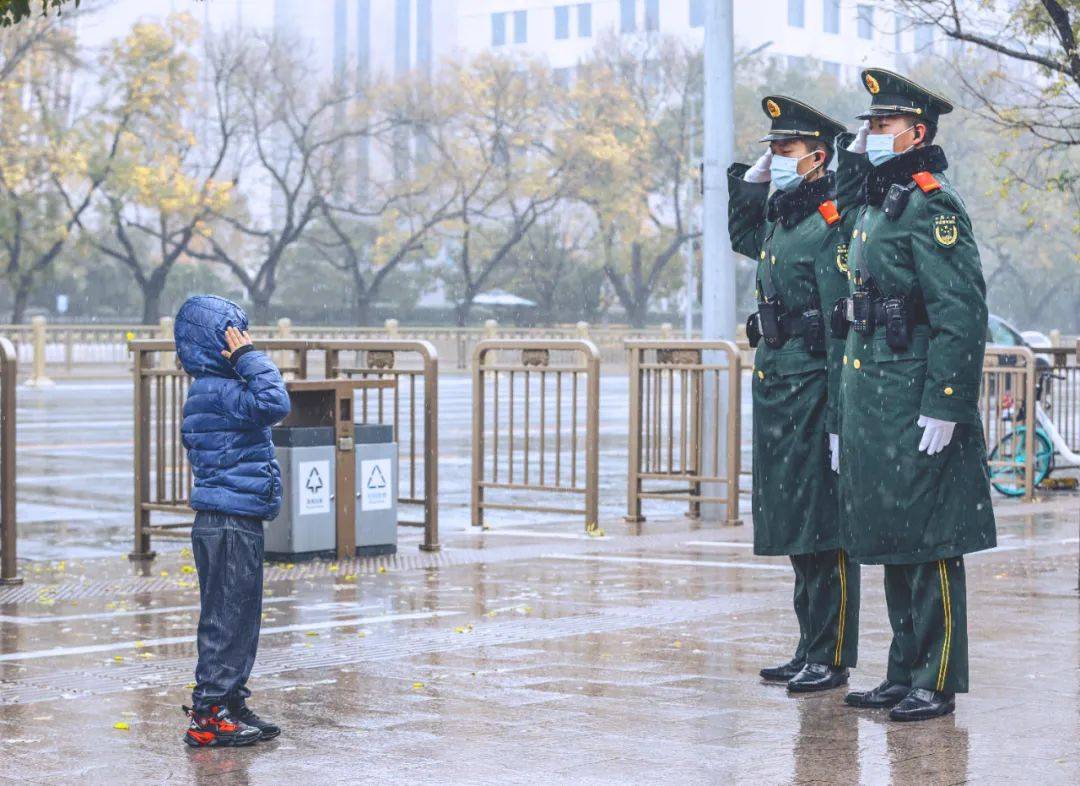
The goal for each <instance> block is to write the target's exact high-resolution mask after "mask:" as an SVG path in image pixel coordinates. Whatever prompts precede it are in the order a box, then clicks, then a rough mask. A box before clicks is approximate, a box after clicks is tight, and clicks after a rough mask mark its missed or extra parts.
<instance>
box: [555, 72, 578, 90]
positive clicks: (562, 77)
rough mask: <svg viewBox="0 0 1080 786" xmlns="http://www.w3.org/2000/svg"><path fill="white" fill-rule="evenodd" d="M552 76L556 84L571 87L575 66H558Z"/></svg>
mask: <svg viewBox="0 0 1080 786" xmlns="http://www.w3.org/2000/svg"><path fill="white" fill-rule="evenodd" d="M552 76H553V77H554V79H555V84H557V85H559V87H570V83H571V82H572V81H573V79H574V69H573V68H556V69H554V70H553V71H552Z"/></svg>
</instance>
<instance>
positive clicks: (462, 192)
mask: <svg viewBox="0 0 1080 786" xmlns="http://www.w3.org/2000/svg"><path fill="white" fill-rule="evenodd" d="M430 98H431V100H432V102H433V103H434V104H435V105H436V106H437V107H438V109H436V110H435V112H434V114H435V115H436V116H437V117H439V118H440V119H441V122H438V123H427V122H423V123H420V124H419V134H420V138H421V140H422V141H421V145H422V149H423V150H425V151H426V153H425V154H426V155H429V156H431V161H432V162H433V164H434V165H435V166H436V167H437V168H438V171H439V172H441V173H442V177H443V179H444V189H445V193H447V194H449V195H451V196H452V198H453V201H454V204H455V208H454V211H453V213H454V214H453V216H452V217H451V218H448V219H447V220H446V221H444V222H443V223H441V224H440V226H439V227H438V229H437V235H438V236H439V238H440V241H441V243H442V244H443V247H444V249H445V250H446V251H447V257H448V259H449V260H450V264H449V266H448V267H447V268H446V270H445V271H444V278H445V279H446V282H447V284H448V288H449V290H450V292H451V293H452V295H453V297H454V299H455V300H456V309H455V310H456V316H457V323H458V324H459V325H464V324H466V323H467V321H468V318H469V312H470V310H471V309H472V305H473V301H474V300H475V298H476V296H477V295H479V294H480V293H481V292H483V291H484V290H485V288H487V287H489V286H490V285H491V281H492V278H493V276H494V275H495V274H496V273H497V272H498V271H500V270H502V269H503V268H504V267H505V265H506V263H507V262H508V261H509V257H510V253H511V252H512V251H513V250H514V249H515V248H516V247H517V245H518V244H519V243H521V242H522V240H523V239H524V237H525V235H526V234H527V233H528V231H529V230H530V229H531V228H532V227H533V226H534V225H535V224H536V222H537V221H538V220H540V219H541V218H543V217H544V216H545V215H548V214H549V213H551V212H552V211H553V210H555V209H556V208H557V207H558V206H559V205H560V202H561V200H562V199H563V198H564V197H565V196H566V195H567V194H568V193H570V190H571V189H570V186H571V183H572V181H571V180H570V178H569V173H570V166H569V162H568V161H567V160H565V159H563V158H561V157H560V156H559V154H558V150H557V146H556V140H555V139H554V137H553V128H554V121H555V120H556V118H557V117H558V112H557V111H556V110H555V109H554V105H555V103H556V102H557V101H558V100H559V95H558V93H557V91H556V90H555V85H554V82H553V80H552V77H551V72H550V69H549V68H547V67H546V66H545V65H543V64H541V63H537V62H530V63H518V62H516V61H514V60H511V59H508V58H501V57H495V56H490V55H485V56H481V57H479V58H477V59H475V60H473V61H472V62H470V63H463V64H461V63H459V64H450V65H447V66H444V68H443V70H442V71H441V72H440V74H439V76H438V82H437V83H436V84H435V85H433V87H432V89H431V91H430Z"/></svg>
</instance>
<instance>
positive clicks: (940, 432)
mask: <svg viewBox="0 0 1080 786" xmlns="http://www.w3.org/2000/svg"><path fill="white" fill-rule="evenodd" d="M916 425H918V426H919V427H921V428H922V430H923V433H922V439H920V440H919V450H920V451H922V452H923V453H925V454H926V455H928V456H933V455H934V454H935V453H940V452H941V451H943V450H945V448H946V447H948V445H949V443H950V442H952V435H953V429H955V428H956V424H955V423H954V422H952V421H951V420H938V419H937V418H930V417H927V416H926V415H919V419H918V420H917V421H916Z"/></svg>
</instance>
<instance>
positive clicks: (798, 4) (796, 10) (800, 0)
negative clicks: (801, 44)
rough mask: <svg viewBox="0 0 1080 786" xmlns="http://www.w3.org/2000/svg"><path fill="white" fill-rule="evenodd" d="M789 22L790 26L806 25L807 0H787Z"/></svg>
mask: <svg viewBox="0 0 1080 786" xmlns="http://www.w3.org/2000/svg"><path fill="white" fill-rule="evenodd" d="M787 23H788V25H789V26H790V27H806V0H787Z"/></svg>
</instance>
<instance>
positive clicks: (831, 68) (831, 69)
mask: <svg viewBox="0 0 1080 786" xmlns="http://www.w3.org/2000/svg"><path fill="white" fill-rule="evenodd" d="M822 66H824V69H825V73H826V74H828V75H829V76H831V77H832V78H833V79H835V80H837V81H838V82H839V81H840V64H839V63H832V62H830V61H828V60H826V61H825V62H824V63H822Z"/></svg>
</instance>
